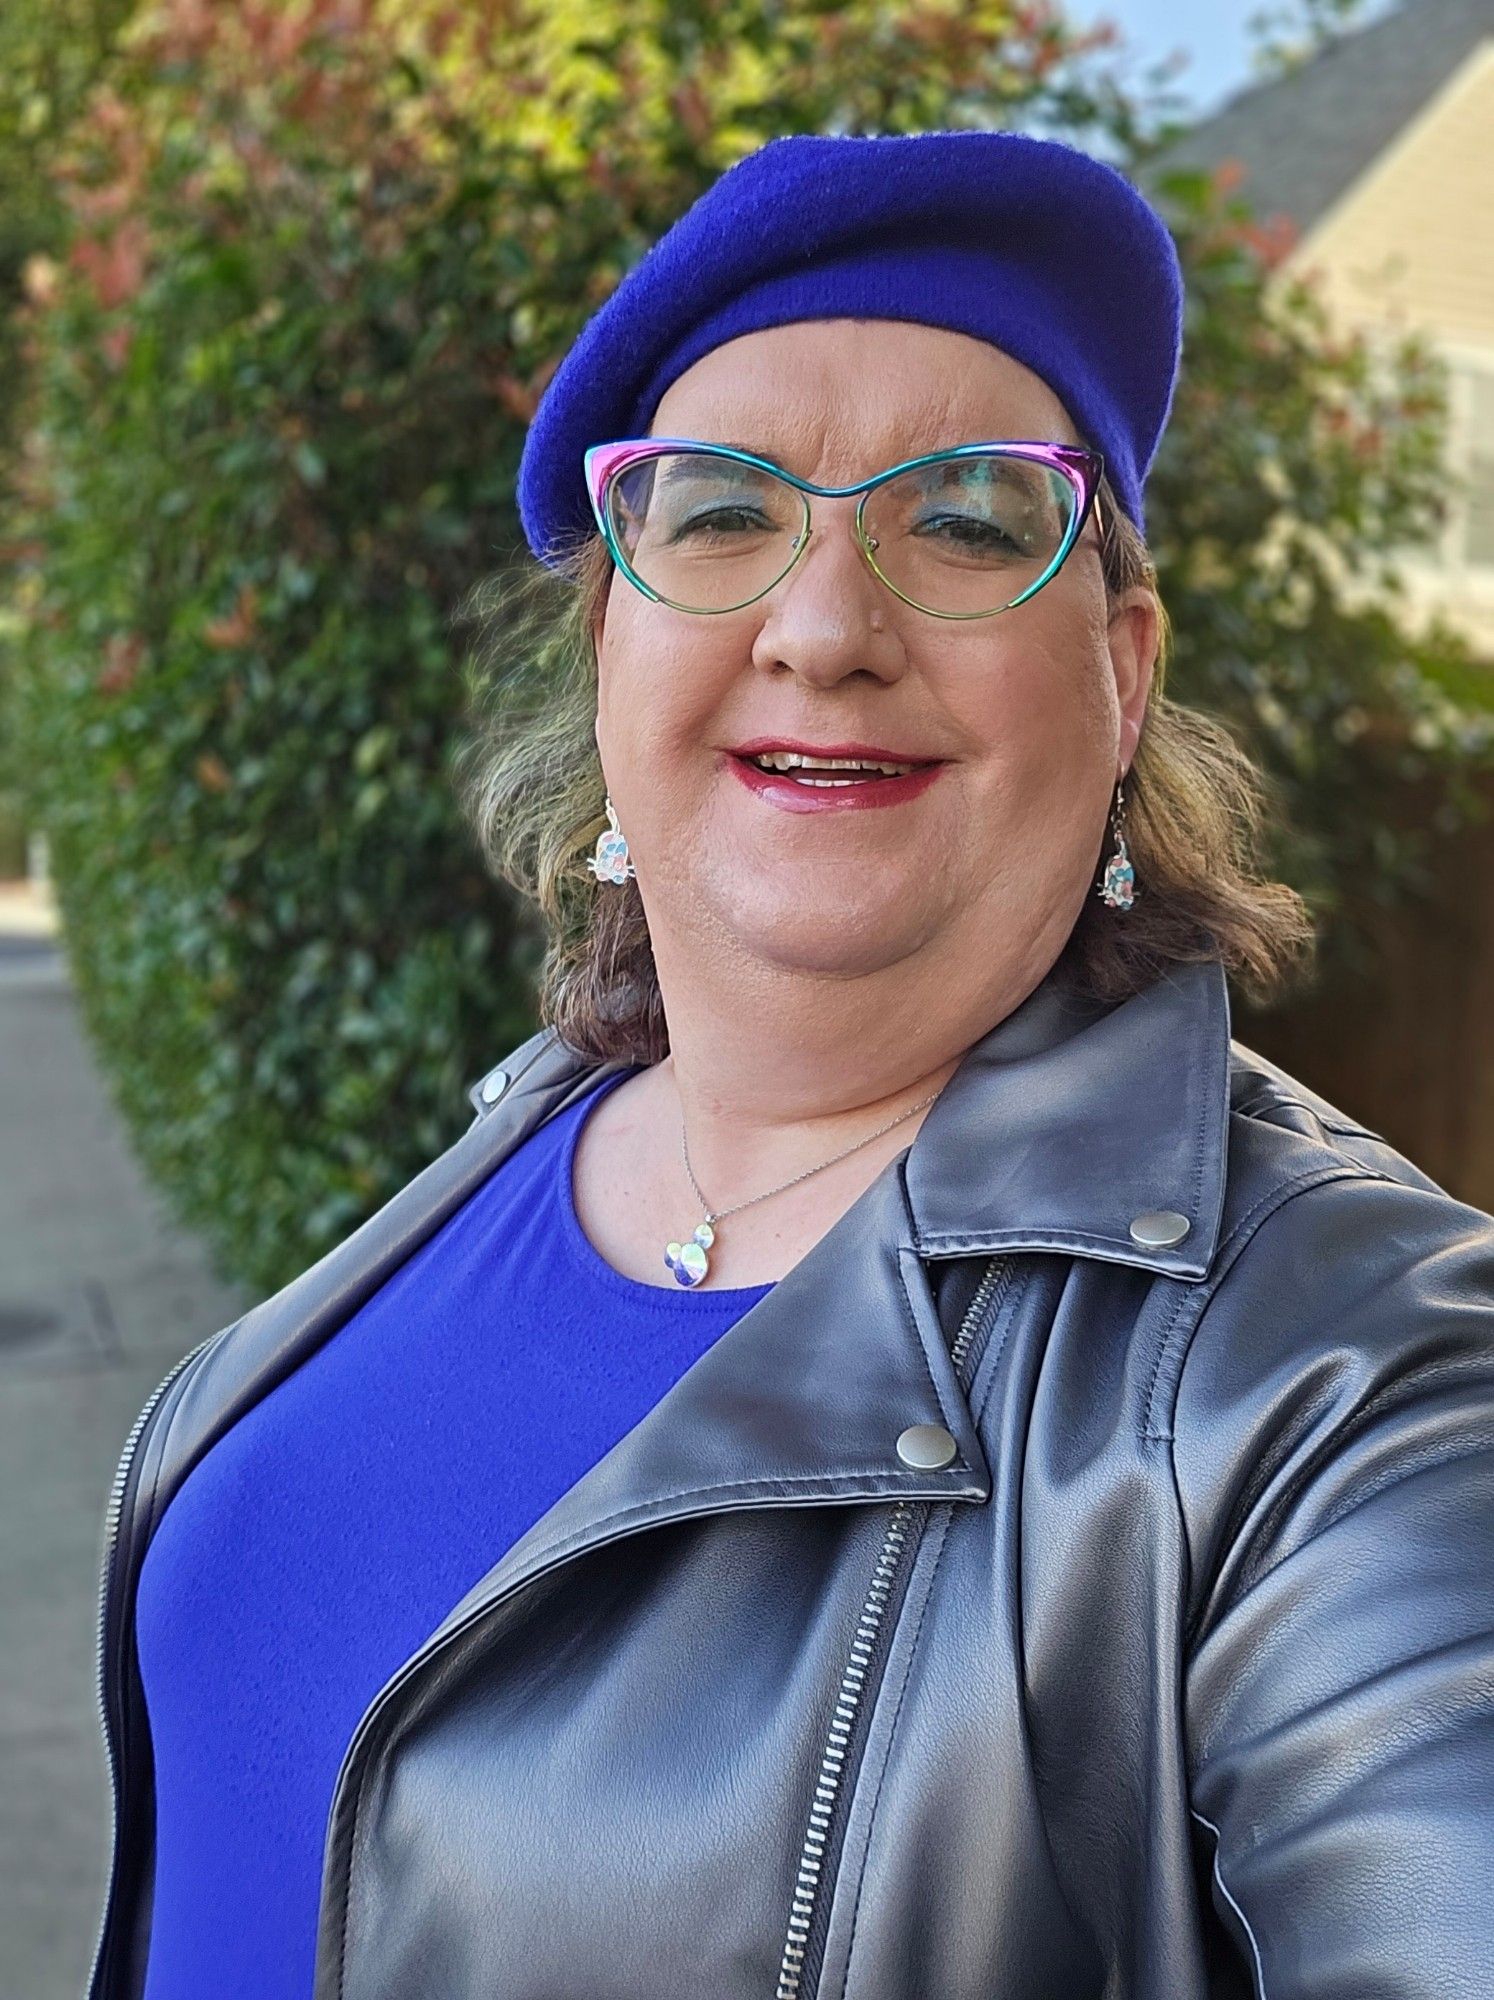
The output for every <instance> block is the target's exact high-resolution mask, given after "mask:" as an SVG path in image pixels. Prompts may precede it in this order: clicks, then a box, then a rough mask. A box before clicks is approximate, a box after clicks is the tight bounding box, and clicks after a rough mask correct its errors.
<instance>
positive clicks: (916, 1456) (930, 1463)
mask: <svg viewBox="0 0 1494 2000" xmlns="http://www.w3.org/2000/svg"><path fill="white" fill-rule="evenodd" d="M959 1449H960V1448H959V1446H958V1445H957V1444H956V1443H955V1441H954V1439H953V1438H952V1437H951V1436H950V1434H949V1432H948V1431H947V1430H946V1429H945V1428H944V1426H943V1424H909V1426H908V1428H907V1429H906V1430H905V1431H904V1432H903V1434H902V1436H901V1437H900V1438H899V1439H898V1441H897V1455H898V1457H899V1458H900V1459H901V1460H902V1461H903V1464H904V1465H916V1466H917V1467H919V1469H920V1470H921V1471H924V1472H937V1471H938V1470H939V1468H940V1466H941V1465H948V1464H949V1462H950V1460H951V1459H952V1458H955V1457H956V1456H957V1455H958V1453H959Z"/></svg>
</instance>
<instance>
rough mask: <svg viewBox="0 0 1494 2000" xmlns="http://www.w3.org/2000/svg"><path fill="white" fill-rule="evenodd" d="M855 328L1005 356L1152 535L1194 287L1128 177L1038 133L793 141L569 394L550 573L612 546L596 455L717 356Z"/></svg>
mask: <svg viewBox="0 0 1494 2000" xmlns="http://www.w3.org/2000/svg"><path fill="white" fill-rule="evenodd" d="M842 317H846V318H856V319H898V320H917V321H920V322H922V323H923V324H925V325H928V326H941V327H948V328H950V329H952V330H953V331H954V332H957V333H965V334H970V335H973V336H974V337H975V338H976V339H978V340H987V341H990V342H991V343H992V344H993V345H994V346H996V347H999V348H1002V349H1003V350H1004V351H1005V352H1006V353H1008V354H1010V355H1012V356H1013V357H1014V358H1015V359H1016V360H1018V361H1020V362H1022V363H1023V364H1024V365H1025V366H1026V367H1028V368H1030V369H1031V370H1032V371H1033V373H1034V374H1036V375H1039V376H1041V377H1042V379H1043V380H1044V381H1045V382H1046V383H1047V384H1048V385H1049V387H1050V388H1051V389H1053V390H1054V392H1055V393H1056V394H1057V396H1058V397H1059V399H1060V401H1061V402H1062V403H1063V405H1064V407H1065V409H1066V410H1067V411H1068V413H1069V415H1070V417H1071V418H1072V419H1073V422H1074V424H1075V426H1076V428H1077V429H1078V431H1079V434H1080V437H1081V439H1082V441H1083V442H1084V443H1086V444H1088V445H1090V446H1091V447H1092V448H1094V449H1095V450H1097V451H1100V452H1102V453H1103V454H1104V458H1105V470H1106V472H1107V473H1108V475H1109V478H1110V483H1111V485H1112V487H1113V488H1114V491H1115V495H1116V498H1117V499H1118V500H1119V502H1120V504H1121V506H1122V507H1123V508H1124V510H1125V511H1126V513H1127V514H1128V515H1129V516H1130V517H1131V519H1132V520H1133V521H1134V522H1135V523H1136V525H1137V526H1138V527H1139V528H1144V527H1145V519H1144V515H1143V511H1142V487H1143V484H1144V481H1145V479H1146V474H1147V469H1148V467H1149V466H1150V464H1151V462H1152V458H1153V456H1154V455H1155V452H1156V449H1157V444H1158V441H1159V439H1160V437H1161V435H1162V428H1163V425H1164V424H1165V423H1166V421H1167V415H1168V411H1169V410H1170V408H1171V406H1172V398H1173V390H1174V387H1175V385H1176V381H1177V371H1178V360H1179V355H1180V353H1181V348H1182V319H1183V283H1182V272H1181V270H1180V268H1179V264H1178V256H1177V250H1176V247H1175V246H1174V244H1173V240H1172V235H1171V232H1170V231H1169V230H1168V228H1167V225H1166V224H1165V223H1164V222H1163V220H1162V218H1161V217H1160V216H1159V215H1158V214H1157V212H1156V210H1155V209H1153V208H1152V207H1151V206H1150V204H1149V203H1148V202H1147V201H1146V200H1145V199H1144V197H1143V196H1142V195H1141V194H1140V193H1139V192H1138V191H1137V189H1136V188H1135V187H1134V186H1133V185H1132V183H1131V182H1130V181H1129V180H1127V179H1126V177H1125V175H1124V174H1122V173H1120V172H1118V171H1117V170H1116V169H1115V168H1114V167H1111V166H1107V165H1106V164H1105V163H1104V162H1103V161H1100V160H1097V159H1095V158H1093V157H1092V156H1091V155H1090V154H1088V153H1084V152H1081V151H1080V150H1079V149H1078V148H1077V147H1075V146H1070V145H1067V144H1065V143H1064V142H1063V141H1061V140H1057V139H1039V138H1034V137H1031V136H1029V135H1028V134H1026V133H1020V132H914V133H907V134H887V135H873V136H869V137H856V136H842V137H837V136H821V135H816V134H794V135H791V136H789V137H787V138H782V139H771V140H769V141H768V142H767V144H766V145H763V146H760V147H758V148H757V150H756V151H755V152H752V153H749V154H748V155H747V156H746V157H745V158H744V159H742V160H739V161H738V162H737V163H736V165H735V166H732V167H729V168H728V169H727V170H726V172H725V173H723V174H721V175H720V176H719V177H718V178H717V179H716V180H715V181H714V182H713V183H712V185H711V186H710V187H709V188H707V189H706V191H705V193H704V194H702V195H701V196H699V198H698V199H697V200H696V201H695V202H694V203H692V205H691V206H690V207H689V208H688V209H687V210H686V211H685V213H684V214H683V215H682V216H681V217H680V218H679V220H678V221H677V222H676V223H674V224H673V226H672V227H671V228H670V229H668V230H666V231H665V233H664V235H663V236H661V237H660V238H659V240H658V242H657V243H655V244H654V245H653V247H652V248H651V249H650V250H649V251H648V252H647V253H646V254H645V255H644V256H643V257H642V258H641V259H640V260H639V262H638V263H637V264H635V265H634V267H633V268H632V269H631V270H630V271H629V272H628V273H627V274H626V276H625V277H624V278H623V279H622V281H621V282H620V283H619V284H618V286H617V288H616V289H615V290H614V291H613V293H612V294H611V296H610V297H609V298H608V299H607V300H606V301H605V303H604V304H603V305H602V306H601V307H599V309H598V310H597V311H596V312H595V313H594V314H593V315H592V317H591V319H590V320H589V321H588V322H587V324H586V325H585V326H584V327H583V328H582V330H581V333H580V334H579V335H578V337H577V339H576V340H575V341H574V343H573V344H572V346H571V348H570V350H569V351H568V353H567V354H566V356H565V358H564V360H563V361H562V362H561V364H560V366H559V367H558V368H557V369H556V371H555V373H554V375H553V376H552V377H551V379H550V382H549V384H548V385H547V387H546V389H545V393H544V395H543V396H542V397H541V399H540V403H539V406H538V408H537V409H536V411H535V414H534V420H533V422H532V423H531V424H530V427H529V434H528V436H527V438H526V439H525V444H524V452H523V457H522V460H521V462H520V466H519V482H518V500H519V517H520V520H521V522H522V524H523V528H524V535H525V539H526V540H527V542H528V544H529V547H530V548H531V550H532V551H533V552H534V554H535V555H536V556H538V557H539V558H540V560H541V561H542V562H550V561H553V560H555V559H557V558H558V557H559V556H560V555H561V554H562V553H563V552H564V549H565V546H566V544H567V543H569V542H572V541H574V539H575V538H576V537H577V536H579V535H584V534H585V533H587V532H588V531H594V530H595V526H596V522H595V517H594V516H593V514H592V511H591V503H590V501H589V500H588V498H587V493H586V481H585V473H584V466H583V462H582V454H583V453H584V452H585V450H586V448H587V447H588V446H589V445H593V444H599V443H603V442H608V441H610V440H612V439H614V438H626V437H643V436H646V435H647V432H648V426H649V424H650V422H651V421H652V419H653V415H654V411H655V410H656V408H657V407H658V404H659V401H660V398H661V397H662V396H663V394H664V391H665V390H666V389H667V388H668V387H669V384H670V383H671V382H672V381H674V379H675V378H676V376H679V375H682V374H683V373H684V372H685V370H686V369H687V368H688V367H690V365H691V364H692V363H693V362H695V361H698V360H699V359H700V357H701V356H702V355H703V354H705V353H707V352H708V351H709V350H710V349H711V348H713V347H718V346H720V345H721V344H722V342H724V341H728V340H734V339H735V338H736V337H737V336H738V335H739V334H743V333H752V332H756V331H757V330H759V329H760V328H763V327H769V326H781V325H783V324H784V323H786V322H788V321H791V320H804V319H827V318H842ZM968 441H969V440H963V439H951V440H950V442H951V443H961V442H968ZM868 469H869V470H874V469H875V468H868Z"/></svg>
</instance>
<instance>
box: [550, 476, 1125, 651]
mask: <svg viewBox="0 0 1494 2000" xmlns="http://www.w3.org/2000/svg"><path fill="white" fill-rule="evenodd" d="M676 451H695V452H715V453H716V454H717V455H718V456H720V457H723V458H734V459H736V460H738V461H739V462H740V463H741V464H743V465H751V466H755V467H757V469H758V470H759V471H761V472H771V473H774V474H776V476H777V477H778V478H779V479H782V480H784V481H785V482H786V483H787V484H788V485H790V486H794V487H797V488H798V490H799V492H800V493H801V494H802V495H803V496H804V526H803V528H802V530H801V531H800V534H799V536H798V537H796V539H797V540H798V542H799V547H798V548H797V549H796V550H795V552H794V554H793V555H792V556H791V557H790V559H789V562H788V564H787V566H786V567H785V568H784V569H782V570H780V571H779V573H778V575H777V576H775V577H774V579H773V581H772V582H771V583H769V584H765V585H764V586H763V588H762V589H761V590H759V591H758V592H756V593H755V595H753V596H752V597H747V598H744V599H743V600H742V602H741V603H740V604H731V605H726V606H723V607H722V608H721V609H720V610H717V611H706V610H701V609H700V608H699V607H698V606H696V605H693V604H676V603H675V602H674V600H673V599H672V598H668V597H665V596H663V595H662V594H661V593H660V592H659V591H657V590H654V589H652V588H651V587H650V586H649V585H648V584H646V583H645V582H644V581H643V578H642V577H641V576H639V575H638V573H637V572H636V571H635V570H634V568H633V566H632V564H631V563H630V562H629V561H628V559H627V557H626V556H625V555H624V554H623V551H622V547H621V545H620V544H619V542H618V540H617V537H616V535H615V534H614V533H613V531H612V524H611V520H610V518H609V513H608V504H607V503H608V498H609V495H610V491H611V486H612V482H613V480H614V479H616V478H617V477H618V476H619V474H621V473H623V472H626V471H628V470H629V469H630V468H631V467H633V466H635V465H641V464H643V463H644V462H645V461H646V460H648V459H650V458H658V457H660V456H662V455H663V454H664V453H665V452H676ZM992 451H1000V452H1005V453H1007V454H1008V455H1009V456H1011V457H1013V458H1022V459H1027V460H1029V461H1031V462H1032V463H1035V464H1038V465H1043V466H1047V467H1048V468H1050V469H1051V470H1052V471H1055V472H1058V473H1061V474H1062V476H1063V477H1064V478H1065V479H1067V480H1068V482H1069V484H1070V485H1071V486H1072V487H1073V489H1074V491H1075V494H1076V495H1077V498H1078V505H1077V506H1076V507H1075V509H1074V513H1073V518H1072V519H1071V520H1070V522H1069V526H1068V529H1067V531H1066V532H1065V535H1064V538H1063V541H1062V542H1061V543H1060V544H1059V548H1058V552H1057V554H1056V555H1055V556H1054V558H1053V560H1052V561H1051V562H1050V563H1049V565H1048V567H1047V568H1046V569H1045V570H1044V571H1043V573H1042V575H1041V576H1040V577H1039V578H1038V579H1037V581H1036V583H1031V584H1029V585H1028V586H1027V588H1026V590H1024V591H1023V592H1022V593H1021V595H1020V596H1018V597H1014V598H1013V599H1012V601H1011V603H1010V604H998V605H997V606H996V609H995V610H994V611H934V610H931V609H930V607H929V606H928V605H927V604H920V603H918V602H917V600H916V599H915V598H912V597H909V596H908V595H907V593H906V592H905V591H901V590H899V589H898V587H897V585H896V584H895V583H893V582H891V581H890V580H889V579H888V578H887V577H886V576H884V575H883V574H882V571H881V570H880V569H878V568H877V561H876V557H875V555H874V554H873V551H874V549H875V548H876V546H877V544H876V540H875V538H874V537H871V536H868V534H867V532H866V518H865V517H866V503H867V501H868V499H869V498H870V497H871V495H872V494H873V493H874V492H875V491H876V489H877V488H878V487H879V486H882V485H885V484H886V482H887V481H888V480H889V479H895V478H897V477H898V475H899V474H900V473H904V472H911V471H912V470H913V469H914V468H915V467H917V466H921V465H938V464H939V463H941V462H942V461H943V460H944V459H949V458H974V457H978V456H981V455H983V454H985V453H987V452H992ZM584 462H585V468H586V491H587V497H588V498H589V499H590V501H591V511H592V513H593V514H594V515H595V516H596V523H597V526H598V528H600V530H601V532H602V539H603V540H604V541H605V542H606V544H607V551H608V553H609V554H610V556H611V557H612V560H613V562H614V563H615V564H616V565H617V567H618V568H619V569H620V570H621V571H622V573H623V575H624V576H625V577H626V578H627V579H628V581H629V583H631V584H632V585H633V587H634V589H635V590H638V591H641V592H642V594H643V595H644V596H645V597H646V598H648V599H649V601H650V602H651V603H654V604H664V605H667V606H668V607H669V608H670V610H672V611H688V612H690V613H691V615H692V616H695V617H699V618H719V617H723V616H725V615H727V614H729V613H730V612H734V611H745V610H746V609H747V607H748V605H749V604H756V603H757V602H758V599H759V598H763V597H766V596H767V594H768V592H769V591H770V590H775V589H776V588H777V587H778V585H779V584H780V583H782V582H783V579H784V578H785V577H786V576H788V575H789V574H790V573H791V571H792V570H793V569H794V567H795V565H796V564H797V563H798V562H799V561H800V560H801V558H802V557H803V555H804V551H805V550H806V549H807V548H808V547H809V538H810V536H811V535H812V534H813V533H814V522H813V519H812V516H811V512H810V504H809V497H808V496H809V495H811V494H817V495H820V496H823V497H824V498H825V499H827V500H840V499H848V498H849V497H850V495H851V494H853V493H859V494H860V495H861V499H860V501H859V503H858V504H857V508H856V516H855V521H854V530H855V535H856V542H857V546H858V547H859V548H860V550H861V553H862V554H863V555H864V556H865V558H866V560H867V563H868V565H869V567H870V568H871V570H872V573H873V574H874V575H875V576H876V577H878V578H879V579H880V581H881V582H883V583H884V584H886V585H887V588H888V589H889V590H890V591H891V592H892V594H893V596H894V597H898V598H901V599H902V601H903V603H904V604H908V605H911V606H912V608H913V609H914V610H915V611H922V612H924V613H926V614H927V616H928V617H930V618H958V619H967V618H996V617H999V616H1000V614H1001V613H1002V612H1003V611H1015V610H1016V608H1017V606H1018V605H1019V604H1025V603H1026V602H1027V600H1028V598H1029V597H1033V596H1035V595H1036V594H1037V592H1038V591H1040V590H1041V589H1042V587H1043V585H1044V584H1045V583H1048V582H1050V581H1051V580H1052V579H1053V578H1054V577H1055V576H1056V575H1057V574H1058V572H1059V570H1060V569H1062V567H1063V565H1064V563H1065V561H1066V560H1067V558H1068V556H1069V554H1070V551H1071V550H1072V549H1073V547H1074V544H1075V543H1076V542H1077V541H1078V540H1079V537H1080V536H1081V535H1082V534H1083V532H1084V526H1085V523H1086V522H1087V521H1088V519H1089V517H1090V515H1091V513H1093V514H1094V517H1095V526H1096V529H1097V531H1098V533H1099V534H1100V537H1101V540H1102V543H1103V538H1104V533H1105V528H1104V523H1103V521H1102V519H1101V514H1100V509H1099V507H1098V505H1097V500H1098V495H1099V487H1100V477H1101V474H1102V473H1103V472H1104V470H1105V459H1104V455H1103V453H1101V452H1098V451H1093V450H1091V449H1090V447H1089V446H1087V445H1077V444H1060V443H1055V442H1053V441H1051V440H1049V439H1046V438H987V439H986V440H985V441H984V442H983V443H980V444H959V445H953V446H951V447H949V448H948V449H947V450H945V451H930V452H925V453H923V455H922V456H921V457H918V458H905V459H903V460H902V461H901V462H900V463H899V464H897V465H890V466H888V468H887V470H886V471H885V472H879V473H877V474H875V475H874V477H872V478H871V479H861V480H858V481H856V483H855V484H854V485H852V486H816V485H814V484H813V482H812V481H810V480H808V479H800V478H798V477H796V475H795V474H794V473H792V472H786V471H785V470H784V468H783V467H782V466H781V465H775V464H774V463H773V461H772V459H771V458H759V457H758V455H757V454H756V453H755V452H750V451H742V450H740V449H738V447H737V446H735V445H725V444H707V443H703V442H702V441H701V440H700V439H699V438H655V437H650V438H617V439H614V440H613V441H612V442H610V443H607V444H594V445H589V446H588V447H587V449H586V452H585V454H584Z"/></svg>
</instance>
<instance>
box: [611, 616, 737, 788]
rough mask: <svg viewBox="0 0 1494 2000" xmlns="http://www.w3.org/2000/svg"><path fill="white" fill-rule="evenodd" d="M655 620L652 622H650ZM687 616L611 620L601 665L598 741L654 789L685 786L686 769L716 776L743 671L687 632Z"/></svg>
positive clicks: (720, 648) (731, 656) (730, 653)
mask: <svg viewBox="0 0 1494 2000" xmlns="http://www.w3.org/2000/svg"><path fill="white" fill-rule="evenodd" d="M651 613H652V615H650V614H651ZM682 616H683V614H680V613H668V612H660V611H658V610H657V609H656V608H654V607H650V606H648V605H646V604H645V605H643V606H642V607H641V613H640V612H635V611H633V610H632V608H631V607H629V609H628V611H627V612H626V613H620V610H619V609H618V608H614V609H613V610H612V611H611V612H610V613H609V618H608V623H607V627H606V629H605V631H604V634H603V640H602V647H601V652H600V655H599V657H598V661H597V737H598V742H599V744H600V745H601V747H602V751H603V754H604V755H605V756H611V757H613V758H615V759H616V761H617V763H618V765H619V767H620V771H619V776H620V779H621V777H622V775H623V770H622V767H627V766H633V767H636V769H637V770H638V771H639V772H641V773H646V774H647V782H648V783H649V784H650V785H654V784H659V785H665V784H667V785H670V786H671V788H672V787H673V786H674V785H675V784H676V783H677V782H678V780H679V778H680V776H681V774H682V772H683V770H684V768H685V766H686V764H687V763H688V762H689V761H690V760H692V759H694V760H699V761H700V763H701V767H702V769H705V768H708V767H709V765H710V763H711V761H712V758H713V755H714V746H715V745H716V744H718V743H720V742H724V741H725V740H726V737H725V736H724V735H723V726H722V725H719V724H718V722H717V717H718V715H719V714H720V713H721V711H722V708H723V704H724V701H725V699H726V693H727V690H728V689H729V688H730V686H731V685H732V683H733V681H734V680H735V678H736V676H737V674H738V672H739V669H738V667H737V666H736V665H734V664H733V662H734V661H735V659H736V654H735V651H734V650H729V649H728V647H727V646H725V645H722V644H720V643H717V644H710V643H702V635H700V634H699V633H697V632H695V631H693V630H692V631H689V632H681V631H680V630H679V623H680V620H681V618H682Z"/></svg>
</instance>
